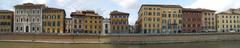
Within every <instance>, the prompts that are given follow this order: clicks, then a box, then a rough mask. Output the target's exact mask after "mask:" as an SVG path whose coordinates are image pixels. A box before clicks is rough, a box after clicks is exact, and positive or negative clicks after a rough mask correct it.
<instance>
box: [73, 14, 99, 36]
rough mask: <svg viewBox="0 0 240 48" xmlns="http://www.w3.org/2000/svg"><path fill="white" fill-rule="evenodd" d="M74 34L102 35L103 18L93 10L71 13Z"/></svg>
mask: <svg viewBox="0 0 240 48" xmlns="http://www.w3.org/2000/svg"><path fill="white" fill-rule="evenodd" d="M71 17H72V22H73V32H74V33H80V34H100V33H101V32H102V21H103V17H102V16H100V15H98V14H97V13H96V12H94V11H91V10H86V11H76V12H72V13H71Z"/></svg>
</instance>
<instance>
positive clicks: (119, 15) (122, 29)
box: [110, 11, 129, 33]
mask: <svg viewBox="0 0 240 48" xmlns="http://www.w3.org/2000/svg"><path fill="white" fill-rule="evenodd" d="M128 17H129V13H124V12H119V11H112V12H111V13H110V23H111V24H110V26H111V33H129V26H128V25H129V24H128Z"/></svg>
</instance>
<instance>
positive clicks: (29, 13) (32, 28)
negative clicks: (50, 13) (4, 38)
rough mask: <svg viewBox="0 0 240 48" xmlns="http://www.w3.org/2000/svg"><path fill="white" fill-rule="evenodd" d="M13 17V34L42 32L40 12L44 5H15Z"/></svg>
mask: <svg viewBox="0 0 240 48" xmlns="http://www.w3.org/2000/svg"><path fill="white" fill-rule="evenodd" d="M14 8H15V13H14V14H15V16H14V32H31V33H41V32H42V10H43V9H44V8H45V5H44V4H32V3H25V4H23V5H16V6H14Z"/></svg>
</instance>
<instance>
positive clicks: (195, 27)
mask: <svg viewBox="0 0 240 48" xmlns="http://www.w3.org/2000/svg"><path fill="white" fill-rule="evenodd" d="M182 11H183V21H182V22H183V26H182V32H184V33H193V32H201V29H202V27H201V26H202V25H201V24H202V20H201V19H202V10H201V9H189V8H184V9H183V10H182Z"/></svg>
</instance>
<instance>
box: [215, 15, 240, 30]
mask: <svg viewBox="0 0 240 48" xmlns="http://www.w3.org/2000/svg"><path fill="white" fill-rule="evenodd" d="M216 16H217V31H218V32H240V18H239V17H240V14H238V13H234V12H221V13H218V14H216Z"/></svg>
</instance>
